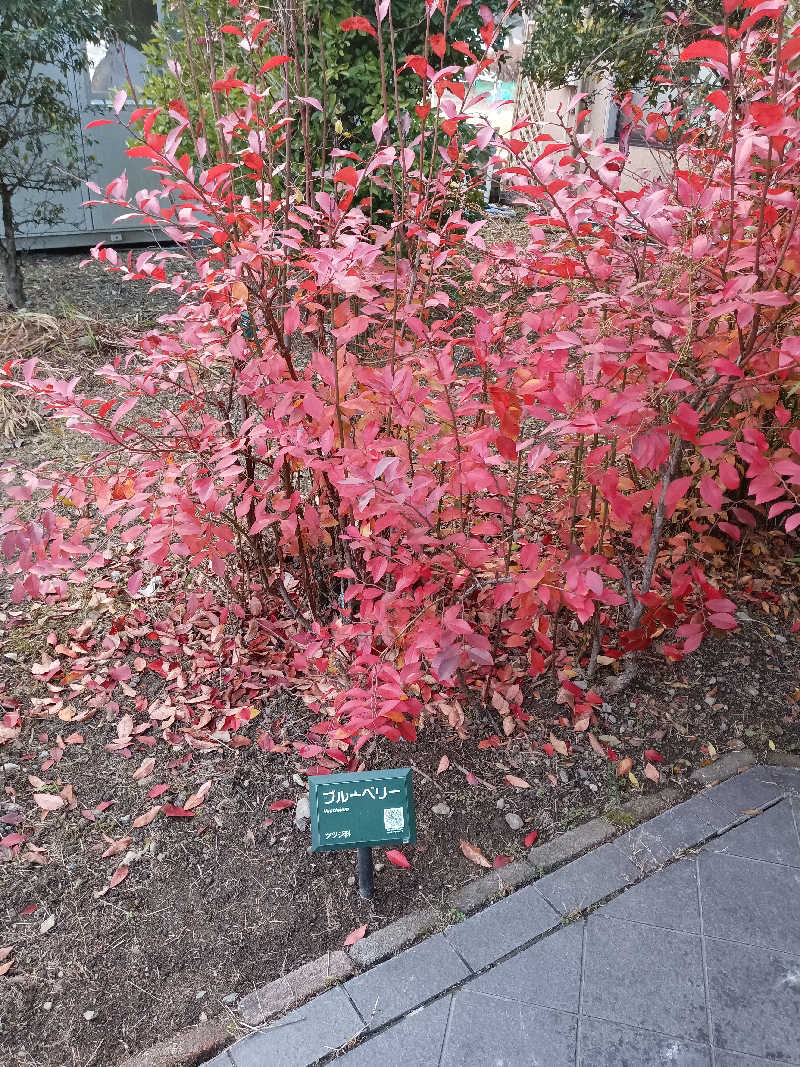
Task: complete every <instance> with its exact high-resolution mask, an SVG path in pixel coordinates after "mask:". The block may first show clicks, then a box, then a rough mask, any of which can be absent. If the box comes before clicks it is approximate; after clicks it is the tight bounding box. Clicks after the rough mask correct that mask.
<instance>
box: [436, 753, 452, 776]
mask: <svg viewBox="0 0 800 1067" xmlns="http://www.w3.org/2000/svg"><path fill="white" fill-rule="evenodd" d="M449 766H450V760H449V759H448V757H447V756H442V758H441V759H440V760H439V766H438V767H437V768H436V773H437V774H444V772H445V771H446V770H447V768H448V767H449Z"/></svg>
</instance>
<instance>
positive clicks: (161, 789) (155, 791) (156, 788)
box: [147, 785, 169, 800]
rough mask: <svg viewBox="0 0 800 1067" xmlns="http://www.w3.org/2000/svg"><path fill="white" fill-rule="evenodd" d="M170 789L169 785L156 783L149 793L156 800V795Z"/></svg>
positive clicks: (158, 795)
mask: <svg viewBox="0 0 800 1067" xmlns="http://www.w3.org/2000/svg"><path fill="white" fill-rule="evenodd" d="M168 789H169V786H168V785H154V786H153V788H152V789H151V790H150V792H149V793H148V794H147V795H148V797H150V799H151V800H155V799H156V797H160V796H161V794H162V793H166V791H167V790H168Z"/></svg>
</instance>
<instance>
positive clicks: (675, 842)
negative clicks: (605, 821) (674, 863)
mask: <svg viewBox="0 0 800 1067" xmlns="http://www.w3.org/2000/svg"><path fill="white" fill-rule="evenodd" d="M707 815H708V813H707V810H706V806H705V805H703V804H702V803H701V804H697V803H695V801H694V798H693V799H692V800H687V801H686V802H685V803H684V804H678V805H677V806H676V807H674V808H670V810H669V811H665V812H664V813H663V814H662V815H657V816H656V817H655V819H649V820H648V821H647V822H645V823H642V825H641V826H637V827H636V828H635V829H634V830H629V831H628V833H627V834H623V836H622V837H620V838H618V840H617V841H615V842H614V844H615V845H616V846H617V847H618V848H619V849H620V850H621V851H622V852H623V853H624V854H625V855H626V856H627V857H628V858H629V859H630V861H631V862H632V863H633V864H635V866H636V867H637V868H638V869H639V870H640V871H652V870H655V869H656V868H657V867H660V866H662V864H664V863H666V862H667V861H668V860H671V859H672V858H673V857H674V856H676V855H678V854H679V853H681V852H683V851H685V850H686V849H687V848H693V847H695V846H696V845H698V844H700V843H701V842H703V841H706V840H707V839H708V838H709V837H711V836H712V834H713V833H714V832H715V829H714V827H713V826H712V825H711V822H710V820H709V818H708V817H707Z"/></svg>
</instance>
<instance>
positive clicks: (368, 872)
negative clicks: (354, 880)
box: [356, 848, 375, 900]
mask: <svg viewBox="0 0 800 1067" xmlns="http://www.w3.org/2000/svg"><path fill="white" fill-rule="evenodd" d="M356 863H357V865H358V892H359V894H360V896H361V899H362V900H372V897H373V895H374V892H375V885H374V881H375V878H374V875H375V869H374V867H373V865H372V849H371V848H359V849H357V853H356Z"/></svg>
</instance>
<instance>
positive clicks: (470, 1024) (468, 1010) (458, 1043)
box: [441, 990, 577, 1067]
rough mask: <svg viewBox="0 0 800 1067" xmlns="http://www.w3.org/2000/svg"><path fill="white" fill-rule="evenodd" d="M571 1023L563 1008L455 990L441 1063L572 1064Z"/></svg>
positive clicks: (485, 1066) (500, 1066) (483, 1066)
mask: <svg viewBox="0 0 800 1067" xmlns="http://www.w3.org/2000/svg"><path fill="white" fill-rule="evenodd" d="M576 1027H577V1019H576V1017H575V1016H574V1015H570V1014H568V1013H566V1012H561V1011H554V1010H553V1009H552V1008H540V1007H535V1006H533V1005H530V1004H518V1003H514V1002H513V1001H510V1000H502V999H500V997H489V996H486V995H484V994H483V993H473V992H471V991H468V990H461V991H460V992H459V993H456V995H455V997H454V998H453V1010H452V1012H451V1014H450V1024H449V1026H448V1027H447V1036H446V1037H445V1040H444V1050H443V1052H442V1059H441V1067H467V1065H469V1067H472V1065H473V1064H474V1065H475V1067H479V1065H480V1067H489V1065H492V1067H495V1065H496V1067H533V1065H534V1064H536V1065H541V1067H574V1064H575V1035H576Z"/></svg>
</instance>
